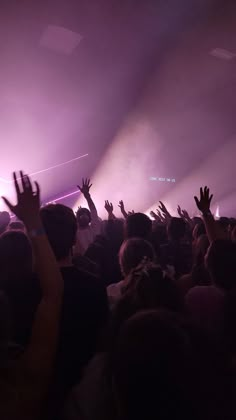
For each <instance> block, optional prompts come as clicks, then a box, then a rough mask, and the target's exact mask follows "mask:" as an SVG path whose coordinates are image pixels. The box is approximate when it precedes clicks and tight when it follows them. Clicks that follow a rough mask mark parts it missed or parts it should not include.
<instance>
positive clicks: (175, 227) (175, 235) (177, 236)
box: [168, 217, 186, 241]
mask: <svg viewBox="0 0 236 420" xmlns="http://www.w3.org/2000/svg"><path fill="white" fill-rule="evenodd" d="M168 234H169V237H170V239H172V240H174V241H179V240H181V239H183V238H184V236H185V234H186V222H185V221H184V220H183V219H180V218H178V217H172V218H171V219H170V223H169V225H168Z"/></svg>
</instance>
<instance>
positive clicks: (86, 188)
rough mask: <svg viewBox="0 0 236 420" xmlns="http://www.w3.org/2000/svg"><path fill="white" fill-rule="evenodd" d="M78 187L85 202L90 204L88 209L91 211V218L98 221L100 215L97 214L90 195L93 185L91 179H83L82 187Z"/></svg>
mask: <svg viewBox="0 0 236 420" xmlns="http://www.w3.org/2000/svg"><path fill="white" fill-rule="evenodd" d="M77 187H78V188H79V190H80V191H81V193H82V194H83V196H84V198H85V200H86V201H87V203H88V207H89V210H90V212H91V218H92V220H93V221H95V220H97V219H98V213H97V209H96V206H95V204H94V202H93V200H92V198H91V195H90V188H91V187H92V184H90V179H87V178H85V179H84V178H83V179H82V186H80V185H77Z"/></svg>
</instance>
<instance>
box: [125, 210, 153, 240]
mask: <svg viewBox="0 0 236 420" xmlns="http://www.w3.org/2000/svg"><path fill="white" fill-rule="evenodd" d="M151 232H152V221H151V219H149V217H148V216H146V214H144V213H134V214H130V215H129V216H128V217H127V219H126V220H125V238H126V239H129V238H143V239H148V238H149V236H150V235H151Z"/></svg>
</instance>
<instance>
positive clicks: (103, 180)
mask: <svg viewBox="0 0 236 420" xmlns="http://www.w3.org/2000/svg"><path fill="white" fill-rule="evenodd" d="M33 3H34V4H33ZM48 25H57V26H59V27H60V26H61V27H64V28H66V29H69V30H71V31H74V32H76V33H79V34H81V36H82V37H83V39H82V40H81V42H80V43H79V45H78V47H77V48H75V49H74V51H73V52H72V53H71V54H69V55H68V54H63V53H60V52H58V51H52V50H49V49H47V48H45V47H43V46H41V45H40V40H41V39H42V36H43V35H44V34H45V31H46V30H47V28H48ZM0 39H1V43H0V53H1V72H0V92H1V95H0V139H1V140H0V141H1V143H0V144H1V154H0V178H3V179H5V180H9V179H10V178H11V172H12V171H13V170H14V169H24V170H25V171H26V172H28V173H33V172H38V171H41V170H43V169H45V168H48V167H51V166H55V165H58V164H60V163H63V162H66V161H69V160H71V159H74V158H76V157H78V156H81V155H84V154H88V156H87V157H84V158H82V159H80V160H77V161H74V162H72V163H71V164H68V165H65V166H62V167H58V168H55V169H53V170H51V171H47V172H42V173H40V174H38V176H37V177H36V176H35V178H37V180H38V181H39V182H40V185H41V188H42V199H43V202H47V201H50V200H53V199H55V198H58V197H59V196H63V195H67V194H69V193H72V192H74V191H76V185H77V184H78V183H80V180H81V178H82V177H83V176H84V177H91V178H92V180H93V184H94V187H93V191H92V192H93V195H94V198H95V200H96V203H97V206H98V209H99V213H100V215H101V216H103V215H104V210H103V202H104V200H105V199H109V200H110V201H113V203H114V206H115V208H116V206H117V204H118V201H119V200H120V199H123V200H124V201H125V203H126V204H127V208H128V209H135V210H137V211H138V210H141V211H146V210H147V209H150V208H155V206H156V203H157V201H158V200H160V199H162V200H164V201H165V202H166V203H167V205H168V206H169V208H170V209H171V210H172V211H173V212H175V210H176V206H177V204H182V205H183V207H186V208H187V209H189V210H190V212H191V213H192V214H194V212H195V206H194V202H193V199H192V196H193V195H194V194H195V193H196V192H197V190H198V188H199V186H201V185H203V184H204V185H205V184H208V185H209V186H210V187H211V188H212V190H213V193H215V202H214V203H215V205H214V208H216V207H217V206H219V208H220V214H221V215H225V214H229V215H235V214H236V204H235V203H236V188H235V179H236V165H235V156H236V138H235V137H236V134H235V132H236V130H235V116H236V83H235V82H236V58H235V57H234V58H233V59H232V60H222V59H220V58H217V57H213V56H212V55H210V52H211V51H212V50H213V49H215V48H223V49H227V50H229V51H231V52H233V53H236V5H235V2H233V1H230V0H228V1H223V0H179V1H178V2H176V1H175V0H165V1H164V0H163V1H157V0H147V1H145V2H143V1H141V0H140V1H139V0H123V1H119V2H117V1H115V0H96V1H92V0H91V1H87V0H83V1H78V0H77V1H76V0H71V1H69V0H68V1H55V0H52V1H42V2H40V4H36V3H35V2H32V1H29V0H24V1H21V2H19V1H8V2H4V1H3V2H1V16H0ZM152 176H157V177H167V178H175V179H176V183H174V184H172V183H161V182H156V183H154V182H151V181H150V180H149V178H150V177H152ZM4 194H6V195H7V196H8V197H9V198H14V196H13V189H12V184H10V183H6V182H1V180H0V195H4ZM63 202H65V203H67V204H69V205H71V206H75V207H76V205H77V204H78V195H77V194H74V195H71V196H70V197H69V198H67V199H65V200H64V201H63ZM82 203H84V201H82ZM3 208H4V206H3V203H2V201H0V209H3ZM115 212H116V213H117V214H119V213H118V209H117V210H116V211H115Z"/></svg>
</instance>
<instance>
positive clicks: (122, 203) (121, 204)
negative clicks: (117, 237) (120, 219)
mask: <svg viewBox="0 0 236 420" xmlns="http://www.w3.org/2000/svg"><path fill="white" fill-rule="evenodd" d="M118 207H120V211H121V213H124V211H125V205H124V202H123V200H120V201H119V204H118Z"/></svg>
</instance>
